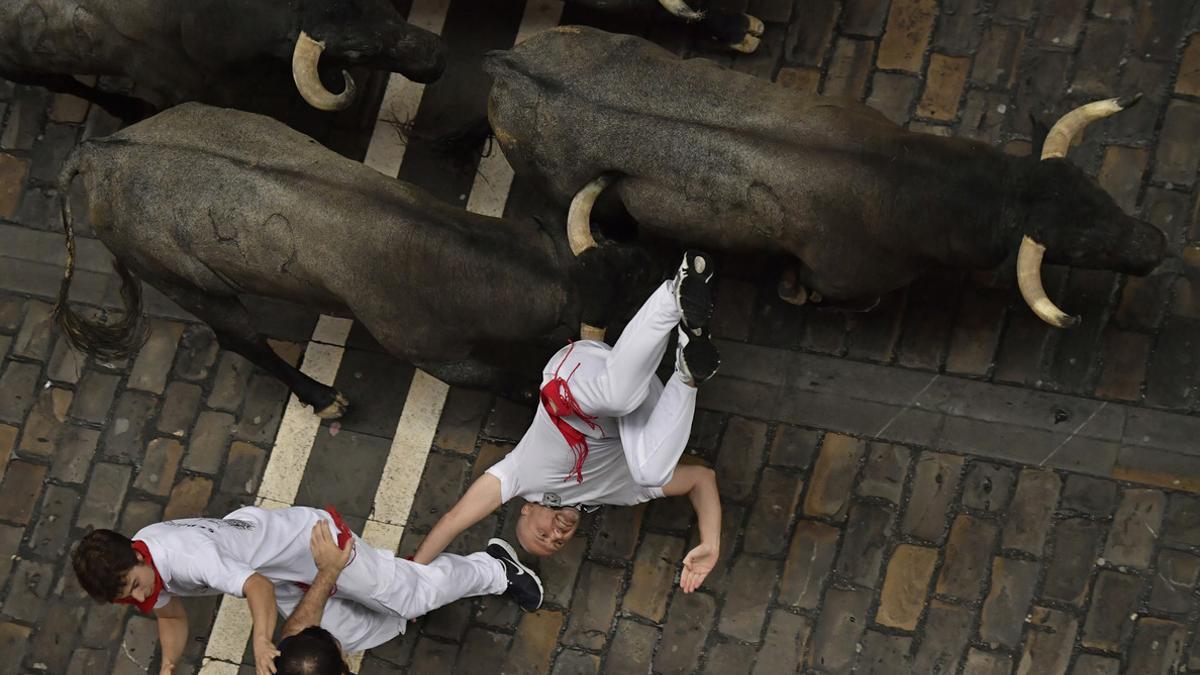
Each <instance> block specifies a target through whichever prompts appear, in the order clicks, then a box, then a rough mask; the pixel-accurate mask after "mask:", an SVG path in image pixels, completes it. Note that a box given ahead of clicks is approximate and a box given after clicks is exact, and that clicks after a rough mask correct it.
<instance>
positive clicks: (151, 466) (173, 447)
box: [133, 438, 183, 497]
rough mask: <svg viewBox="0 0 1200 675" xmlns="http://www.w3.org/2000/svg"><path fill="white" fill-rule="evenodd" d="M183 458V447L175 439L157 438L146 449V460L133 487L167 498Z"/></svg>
mask: <svg viewBox="0 0 1200 675" xmlns="http://www.w3.org/2000/svg"><path fill="white" fill-rule="evenodd" d="M182 458H183V446H182V445H180V443H179V441H177V440H175V439H173V438H156V439H154V440H152V441H150V444H149V445H148V446H147V448H146V460H145V461H144V462H142V465H141V467H140V468H139V470H138V475H137V480H135V481H134V483H133V487H135V488H137V489H138V490H141V491H143V492H149V493H150V494H152V495H158V496H160V497H165V496H167V495H168V494H169V493H170V492H171V486H172V485H173V484H174V483H175V472H176V470H178V469H179V461H180V460H181V459H182Z"/></svg>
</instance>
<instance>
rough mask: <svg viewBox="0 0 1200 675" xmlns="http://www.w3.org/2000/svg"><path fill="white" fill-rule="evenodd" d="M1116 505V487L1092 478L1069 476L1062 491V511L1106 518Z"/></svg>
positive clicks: (1106, 481)
mask: <svg viewBox="0 0 1200 675" xmlns="http://www.w3.org/2000/svg"><path fill="white" fill-rule="evenodd" d="M1116 503H1117V485H1116V483H1113V482H1112V481H1109V480H1104V479H1102V478H1093V477H1092V476H1080V475H1070V476H1067V482H1066V484H1065V485H1064V486H1063V490H1062V506H1061V507H1060V508H1061V510H1062V511H1065V512H1068V513H1079V514H1087V515H1092V516H1099V517H1107V516H1110V515H1112V512H1113V508H1115V507H1116Z"/></svg>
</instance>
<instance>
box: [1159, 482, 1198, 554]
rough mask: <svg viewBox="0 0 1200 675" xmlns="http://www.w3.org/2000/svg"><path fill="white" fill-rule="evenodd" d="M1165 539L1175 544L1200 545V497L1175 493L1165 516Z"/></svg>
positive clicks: (1171, 497) (1169, 501) (1166, 541)
mask: <svg viewBox="0 0 1200 675" xmlns="http://www.w3.org/2000/svg"><path fill="white" fill-rule="evenodd" d="M1163 541H1164V542H1165V543H1167V544H1170V545H1174V546H1200V498H1197V497H1193V496H1191V495H1184V494H1178V493H1174V494H1172V495H1171V496H1170V499H1169V500H1168V502H1167V513H1166V516H1165V517H1164V518H1163Z"/></svg>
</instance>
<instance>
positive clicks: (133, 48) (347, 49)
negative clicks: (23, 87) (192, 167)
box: [0, 0, 445, 120]
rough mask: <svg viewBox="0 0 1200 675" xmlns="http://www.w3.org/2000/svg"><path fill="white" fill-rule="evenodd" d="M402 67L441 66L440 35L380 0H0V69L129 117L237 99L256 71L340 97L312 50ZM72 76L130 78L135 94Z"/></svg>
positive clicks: (328, 100) (343, 101)
mask: <svg viewBox="0 0 1200 675" xmlns="http://www.w3.org/2000/svg"><path fill="white" fill-rule="evenodd" d="M322 50H324V57H325V58H324V61H327V62H330V63H331V64H333V65H337V66H351V65H364V66H367V67H370V68H377V69H384V70H388V71H393V72H400V73H402V74H404V75H405V76H407V77H409V78H411V79H413V80H417V81H420V82H429V81H432V80H434V79H437V77H438V76H439V75H441V72H442V70H443V68H444V67H445V49H444V47H443V45H442V43H441V40H440V38H438V36H436V35H434V34H433V33H430V32H428V31H426V30H423V29H421V28H417V27H415V26H411V25H409V24H407V23H406V22H405V21H404V19H403V17H402V16H401V15H400V14H399V13H398V12H397V11H396V10H395V9H394V8H393V7H392V5H391V3H390V2H389V1H388V0H187V1H186V2H170V1H166V0H4V1H3V2H0V77H4V78H7V79H9V80H13V81H15V82H19V83H23V84H32V85H39V86H45V87H47V88H49V89H53V90H55V91H63V92H66V93H71V94H76V95H78V96H82V97H84V98H87V99H89V100H92V101H94V102H96V103H97V104H99V105H101V106H103V107H105V108H106V109H108V110H109V111H110V112H112V113H113V114H115V115H118V116H120V117H123V118H125V119H127V120H129V119H133V118H139V117H142V116H145V115H146V114H147V113H148V112H150V111H151V110H153V109H161V108H165V107H168V106H171V105H174V104H176V103H179V102H181V101H204V102H209V103H215V104H221V105H240V104H244V102H245V101H244V100H243V99H244V98H245V97H246V96H247V95H248V94H251V93H253V91H254V90H253V89H252V86H253V83H254V82H255V81H256V79H257V78H261V77H281V78H286V77H288V75H287V72H288V68H287V64H288V63H289V62H291V63H292V66H293V67H292V70H293V77H294V78H295V79H296V86H297V88H298V89H299V90H300V93H301V94H302V95H303V96H304V97H305V100H307V101H308V102H309V103H310V104H312V105H314V106H316V107H318V108H322V109H336V108H338V107H345V106H346V105H348V104H349V102H350V99H351V98H352V97H353V82H352V81H351V80H349V79H347V80H346V90H345V91H344V92H343V94H344V95H335V94H331V93H329V91H328V90H326V89H325V87H324V86H323V85H322V84H321V83H320V80H319V79H318V78H317V76H316V64H317V59H318V58H319V57H320V56H321V52H322ZM72 75H111V76H126V77H129V78H130V79H131V80H132V81H133V83H134V85H135V87H136V90H135V94H136V96H137V98H130V97H127V96H123V95H120V94H115V93H111V92H106V91H101V90H99V89H96V88H93V87H88V86H85V85H83V84H81V83H80V82H78V81H77V80H75V79H73V78H72V77H71V76H72Z"/></svg>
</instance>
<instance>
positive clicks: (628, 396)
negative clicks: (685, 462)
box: [564, 281, 696, 487]
mask: <svg viewBox="0 0 1200 675" xmlns="http://www.w3.org/2000/svg"><path fill="white" fill-rule="evenodd" d="M681 318H682V317H681V316H680V313H679V308H678V307H677V306H676V304H675V290H674V285H673V282H671V281H665V282H663V284H662V285H661V286H659V287H658V289H656V290H655V291H654V293H652V294H651V295H650V297H649V298H647V299H646V302H644V303H642V307H641V309H639V310H638V312H637V314H635V315H634V317H633V319H631V320H630V321H629V324H628V325H627V326H626V327H625V331H624V332H623V333H621V338H620V339H619V340H617V343H616V344H615V345H613V348H612V350H611V351H608V352H606V353H605V356H604V357H603V358H604V359H605V362H604V364H603V367H601V368H594V369H593V368H589V369H587V372H586V373H580V375H581V376H580V377H574V378H572V379H571V381H570V387H571V394H572V395H573V396H574V397H575V400H576V401H577V402H578V403H579V407H580V408H581V409H582V410H583V411H584V412H586V413H588V414H589V415H596V416H597V417H615V418H616V420H617V428H618V430H619V434H620V437H621V447H622V449H623V451H624V453H625V461H626V463H627V464H628V465H629V472H630V473H631V474H632V475H633V479H634V480H635V481H637V483H638V484H639V485H642V486H646V487H662V486H663V485H666V483H667V482H668V481H669V480H671V475H672V474H673V473H674V471H675V465H676V464H678V463H679V457H680V456H681V455H682V454H683V451H684V448H685V447H687V441H688V438H689V437H690V435H691V429H692V418H693V417H694V415H695V412H696V388H695V387H693V386H691V385H689V384H687V381H686V378H685V377H684V376H683V374H682V373H680V372H679V371H678V370H676V371H675V372H674V373H672V375H671V377H670V379H669V380H667V384H666V386H665V387H662V390H661V394H660V393H659V387H658V386H652V384H651V383H652V381H654V384H655V385H657V381H655V375H654V371H655V369H657V368H658V364H659V363H660V362H661V361H662V358H663V355H664V354H665V353H666V351H667V342H668V341H669V339H670V337H671V333H672V332H673V331H674V330H675V328H676V327H677V326H678V325H679V321H680V319H681ZM564 376H565V374H564Z"/></svg>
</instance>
